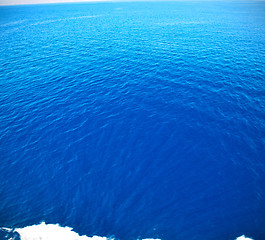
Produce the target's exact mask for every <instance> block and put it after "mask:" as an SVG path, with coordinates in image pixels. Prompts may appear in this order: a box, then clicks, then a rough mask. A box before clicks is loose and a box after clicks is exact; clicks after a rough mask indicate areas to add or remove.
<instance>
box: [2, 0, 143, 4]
mask: <svg viewBox="0 0 265 240" xmlns="http://www.w3.org/2000/svg"><path fill="white" fill-rule="evenodd" d="M117 1H122V2H125V1H144V0H0V5H17V4H40V3H64V2H117ZM145 1H148V0H145Z"/></svg>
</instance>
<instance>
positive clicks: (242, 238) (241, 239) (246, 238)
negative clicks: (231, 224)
mask: <svg viewBox="0 0 265 240" xmlns="http://www.w3.org/2000/svg"><path fill="white" fill-rule="evenodd" d="M236 240H253V239H252V238H248V237H245V235H242V236H240V237H238V238H236Z"/></svg>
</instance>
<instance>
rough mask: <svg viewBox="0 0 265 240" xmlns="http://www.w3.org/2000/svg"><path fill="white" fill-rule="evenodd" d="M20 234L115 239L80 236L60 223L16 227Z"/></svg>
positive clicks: (34, 238) (31, 239) (44, 238)
mask: <svg viewBox="0 0 265 240" xmlns="http://www.w3.org/2000/svg"><path fill="white" fill-rule="evenodd" d="M15 231H17V232H18V233H19V234H20V238H21V240H59V239H63V240H114V238H107V237H99V236H92V237H88V236H85V235H83V236H80V235H79V234H78V233H76V232H74V231H73V229H72V228H70V227H61V226H60V225H59V224H46V223H44V222H43V223H41V224H39V225H32V226H28V227H24V228H16V229H15ZM142 240H161V239H153V238H145V239H142Z"/></svg>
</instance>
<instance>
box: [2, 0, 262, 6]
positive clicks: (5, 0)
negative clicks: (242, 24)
mask: <svg viewBox="0 0 265 240" xmlns="http://www.w3.org/2000/svg"><path fill="white" fill-rule="evenodd" d="M135 1H137V2H143V1H163V0H0V6H1V5H22V4H42V3H78V2H91V3H93V2H135ZM165 1H211V0H165ZM217 1H218V0H217ZM219 1H220V0H219ZM221 1H222V0H221ZM224 1H237V0H224ZM250 1H251V0H250ZM256 1H263V0H256Z"/></svg>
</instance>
